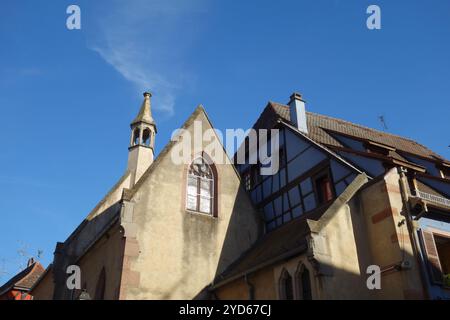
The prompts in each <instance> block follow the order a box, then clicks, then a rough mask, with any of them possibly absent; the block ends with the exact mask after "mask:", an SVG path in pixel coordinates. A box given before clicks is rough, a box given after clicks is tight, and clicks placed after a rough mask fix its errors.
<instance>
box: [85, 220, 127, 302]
mask: <svg viewBox="0 0 450 320" xmlns="http://www.w3.org/2000/svg"><path fill="white" fill-rule="evenodd" d="M123 246H124V238H123V230H122V228H121V227H120V226H119V225H118V224H116V225H115V226H114V227H112V228H111V229H110V230H109V231H108V232H107V233H106V234H105V235H104V236H103V237H102V238H101V239H100V240H99V241H97V242H96V243H95V245H94V246H93V247H92V248H91V249H90V250H89V251H88V252H87V254H85V255H84V256H83V257H82V258H81V259H80V260H79V261H78V262H77V265H79V266H80V269H81V286H82V288H83V289H86V290H87V292H88V293H89V295H90V296H91V298H92V299H95V298H96V296H95V293H96V288H97V284H98V282H99V278H100V273H101V272H102V269H103V268H104V269H105V276H106V277H105V278H106V281H105V284H106V286H105V295H104V298H105V299H106V300H113V299H118V298H119V293H120V292H119V289H120V279H121V273H122V256H123V250H124V247H123Z"/></svg>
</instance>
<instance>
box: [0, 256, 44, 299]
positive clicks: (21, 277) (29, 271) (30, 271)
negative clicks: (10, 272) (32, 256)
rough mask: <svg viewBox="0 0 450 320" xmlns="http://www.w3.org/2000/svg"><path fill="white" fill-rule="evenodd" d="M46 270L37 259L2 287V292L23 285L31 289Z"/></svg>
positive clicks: (0, 291)
mask: <svg viewBox="0 0 450 320" xmlns="http://www.w3.org/2000/svg"><path fill="white" fill-rule="evenodd" d="M44 271H45V269H44V267H43V266H42V265H41V264H40V263H39V262H37V261H36V262H35V263H33V264H31V265H29V266H28V267H26V268H25V269H24V270H22V271H20V272H19V273H18V274H16V275H15V276H14V277H12V278H11V279H10V280H9V281H8V282H6V283H5V284H4V285H3V286H2V287H0V294H2V293H3V292H4V291H6V290H9V289H11V288H14V287H21V288H25V289H28V290H29V289H30V288H31V287H32V286H33V284H34V283H35V282H36V281H37V280H38V279H39V277H40V276H41V274H42V273H43V272H44Z"/></svg>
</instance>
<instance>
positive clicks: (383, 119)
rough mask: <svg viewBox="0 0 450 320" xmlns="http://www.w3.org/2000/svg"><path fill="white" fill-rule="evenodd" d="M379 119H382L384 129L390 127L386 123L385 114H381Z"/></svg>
mask: <svg viewBox="0 0 450 320" xmlns="http://www.w3.org/2000/svg"><path fill="white" fill-rule="evenodd" d="M378 120H380V122H381V125H382V126H383V129H384V130H388V129H389V128H388V126H387V124H386V119H385V118H384V116H379V117H378Z"/></svg>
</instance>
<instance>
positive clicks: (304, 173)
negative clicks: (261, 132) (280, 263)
mask: <svg viewBox="0 0 450 320" xmlns="http://www.w3.org/2000/svg"><path fill="white" fill-rule="evenodd" d="M279 139H280V140H279V145H280V148H279V150H278V152H280V153H281V155H280V159H281V161H280V168H279V170H278V172H277V173H276V174H274V175H269V176H262V175H257V176H253V178H252V183H251V186H250V188H249V189H250V190H249V192H250V196H251V199H252V201H253V203H254V204H256V206H257V207H258V208H260V209H261V210H262V211H263V213H264V220H265V222H266V229H267V231H270V230H273V229H275V228H277V227H279V226H280V225H282V224H283V223H286V222H289V221H291V220H292V219H295V218H297V217H300V216H302V215H304V214H307V213H308V212H311V211H312V210H314V209H316V208H317V207H319V206H320V205H323V204H324V203H320V197H319V194H318V193H319V190H318V188H319V186H317V185H316V179H317V178H319V177H323V176H327V177H329V179H330V181H331V182H332V183H331V189H332V193H333V196H334V197H335V196H338V195H340V194H341V193H342V192H343V191H344V190H345V188H346V187H347V186H348V185H349V184H350V183H351V182H352V181H353V179H354V178H355V177H356V172H355V170H353V169H352V168H350V167H349V166H346V165H345V164H343V163H341V162H340V161H338V160H336V159H335V158H333V157H332V156H330V155H329V154H328V153H327V152H325V151H324V150H323V149H321V148H320V147H318V146H316V145H315V144H313V143H311V142H310V141H308V140H307V139H305V138H304V137H302V136H301V135H300V134H298V133H296V132H294V131H292V130H290V129H284V128H283V129H280V134H279ZM268 145H270V143H268ZM255 166H256V167H257V166H258V165H253V167H255ZM257 168H258V167H257ZM238 170H239V171H240V173H241V174H242V175H244V176H245V175H246V174H250V175H251V172H252V166H251V165H249V164H244V165H240V166H238Z"/></svg>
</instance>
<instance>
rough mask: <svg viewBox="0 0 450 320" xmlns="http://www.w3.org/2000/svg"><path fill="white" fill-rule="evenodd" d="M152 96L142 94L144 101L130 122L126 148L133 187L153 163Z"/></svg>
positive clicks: (146, 93)
mask: <svg viewBox="0 0 450 320" xmlns="http://www.w3.org/2000/svg"><path fill="white" fill-rule="evenodd" d="M151 97H152V94H151V93H150V92H144V101H143V102H142V104H141V108H140V109H139V113H138V115H137V116H136V118H134V120H133V121H132V122H131V124H130V127H131V139H130V146H129V148H128V171H129V172H130V173H131V186H133V185H134V184H135V183H136V182H137V181H138V180H139V179H140V178H141V176H142V174H144V172H145V171H146V170H147V169H148V168H149V167H150V165H151V164H152V163H153V158H154V148H155V135H156V123H155V120H154V119H153V117H152V109H151V101H150V98H151Z"/></svg>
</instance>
